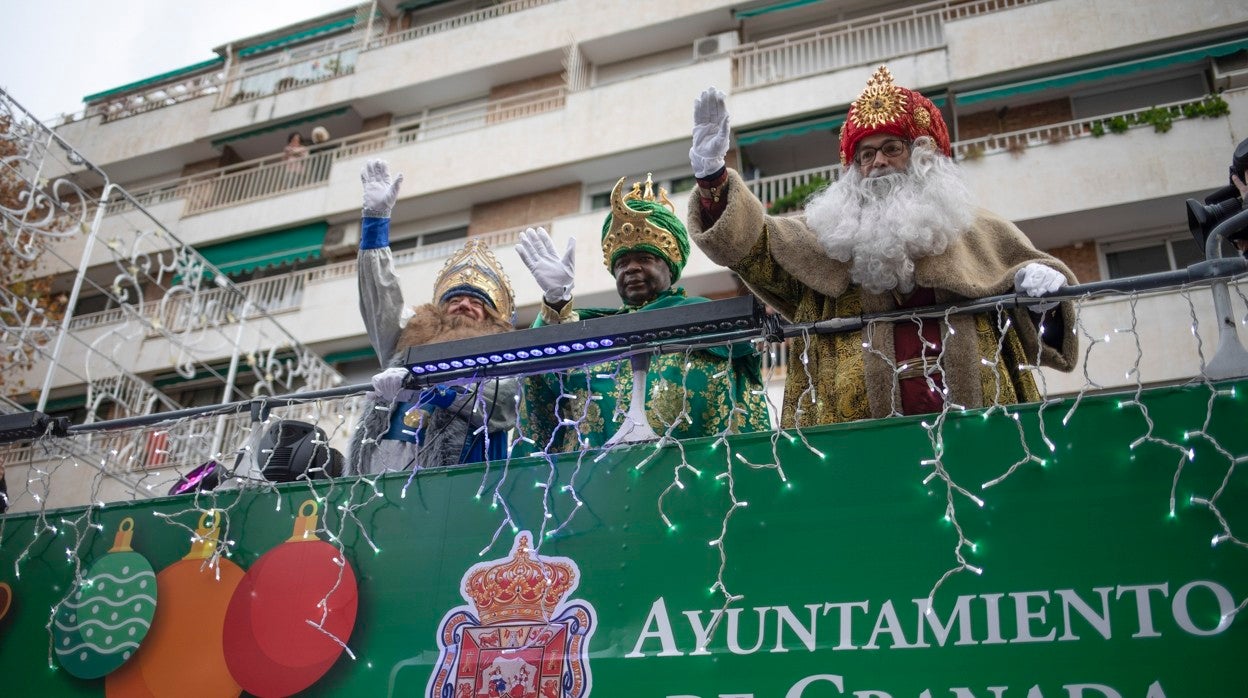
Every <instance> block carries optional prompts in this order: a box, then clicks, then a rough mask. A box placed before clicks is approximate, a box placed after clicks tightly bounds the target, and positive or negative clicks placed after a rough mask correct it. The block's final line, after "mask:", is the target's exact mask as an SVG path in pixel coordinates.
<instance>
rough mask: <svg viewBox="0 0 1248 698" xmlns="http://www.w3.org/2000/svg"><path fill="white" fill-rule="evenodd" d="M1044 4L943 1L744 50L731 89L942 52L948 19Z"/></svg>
mask: <svg viewBox="0 0 1248 698" xmlns="http://www.w3.org/2000/svg"><path fill="white" fill-rule="evenodd" d="M1041 1H1043V0H972V1H971V2H959V1H957V0H942V1H941V2H931V3H925V4H922V5H915V6H913V7H908V8H905V9H900V10H892V11H889V12H881V13H879V14H876V15H871V16H869V17H859V18H856V19H851V20H846V21H844V22H837V23H835V24H829V25H826V26H823V27H817V28H815V29H808V30H805V31H801V32H795V33H792V34H786V35H784V36H778V37H773V38H770V39H764V40H762V41H756V42H753V43H749V44H745V45H742V46H739V47H737V48H736V49H734V50H733V52H732V54H731V55H732V69H733V70H732V86H733V89H736V90H747V89H752V88H756V87H764V86H766V85H774V84H776V83H780V82H785V81H788V80H796V79H798V78H802V77H806V76H809V75H818V74H820V73H826V72H830V71H833V70H839V69H841V68H846V67H850V66H855V65H865V64H869V63H875V62H877V61H883V60H886V59H890V58H895V57H897V56H904V55H907V54H911V53H918V52H921V51H929V50H932V49H936V48H941V47H943V46H944V45H945V32H944V24H945V22H947V21H949V20H951V19H957V18H961V17H971V16H975V15H980V14H986V13H988V12H996V11H999V10H1005V9H1010V8H1013V7H1019V6H1022V5H1031V4H1035V3H1036V2H1041Z"/></svg>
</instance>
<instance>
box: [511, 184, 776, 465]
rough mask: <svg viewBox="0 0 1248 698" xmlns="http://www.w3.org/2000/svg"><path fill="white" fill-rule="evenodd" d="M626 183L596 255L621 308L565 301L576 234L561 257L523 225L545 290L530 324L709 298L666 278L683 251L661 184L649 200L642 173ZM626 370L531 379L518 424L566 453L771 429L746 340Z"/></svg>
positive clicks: (528, 259)
mask: <svg viewBox="0 0 1248 698" xmlns="http://www.w3.org/2000/svg"><path fill="white" fill-rule="evenodd" d="M623 187H624V179H623V178H621V179H620V180H619V182H617V183H616V185H615V189H614V190H613V191H612V192H611V212H610V213H608V214H607V218H606V220H605V221H604V222H603V225H602V261H603V263H604V264H605V265H606V267H607V269H608V270H609V271H610V272H611V274H612V275H614V277H615V287H616V291H617V292H618V293H619V295H620V300H621V302H622V305H621V306H620V307H618V308H577V307H576V306H575V304H574V303H573V300H572V286H573V279H574V269H575V250H576V247H575V239H574V238H569V239H568V241H567V245H566V247H565V249H564V252H563V253H562V255H561V254H559V253H558V252H557V251H556V250H555V246H554V243H553V242H552V241H551V237H550V235H549V233H547V232H546V230H545V229H543V228H537V229H533V228H529V229H528V230H525V231H524V232H523V233H521V237H520V244H519V245H517V246H516V251H517V252H518V253H519V255H520V259H521V261H523V262H524V264H525V266H527V267H528V268H529V271H530V272H532V274H533V278H534V279H536V281H537V285H538V286H539V287H540V288H541V290H542V305H541V309H540V311H539V315H538V318H537V320H536V321H535V322H534V326H540V325H543V324H554V323H564V322H576V321H579V320H588V319H591V318H598V317H607V316H612V315H620V314H624V313H634V312H643V311H647V310H655V309H658V308H671V307H675V306H684V305H693V304H696V303H703V302H706V301H707V300H708V299H706V298H701V297H697V296H689V295H687V294H686V293H685V290H684V289H683V288H681V287H678V286H673V285H672V284H674V283H675V282H677V281H679V280H680V273H681V271H682V270H683V269H684V268H685V264H686V263H687V262H688V261H689V253H690V248H689V236H688V233H686V232H685V226H684V225H682V224H681V222H680V219H679V218H678V217H677V216H676V215H675V208H674V206H673V205H672V203H671V201H669V200H668V199H667V194H666V192H665V191H663V190H662V189H660V190H659V195H658V197H657V198H656V197H655V195H654V191H653V185H652V184H651V182H650V181H649V180H648V179H647V182H646V185H645V190H644V191H642V190H641V185H640V184H635V185H633V188H632V191H631V192H629V193H627V194H625V193H623ZM633 368H634V369H635V370H630V362H629V361H625V360H620V361H611V362H607V363H604V364H600V365H596V366H590V367H586V368H584V369H577V370H574V371H568V372H563V373H549V374H543V375H537V376H533V377H531V378H529V379H528V380H527V381H526V383H525V393H524V401H523V403H524V404H523V405H522V416H521V430H522V431H523V433H524V435H525V436H526V437H528V438H530V439H532V440H533V441H534V442H535V443H534V446H533V447H534V448H535V449H536V450H538V451H544V452H567V451H575V450H579V449H582V448H597V447H600V446H604V445H611V444H614V443H619V442H621V441H637V440H646V439H648V438H657V437H658V436H663V435H668V434H669V433H670V435H671V436H673V437H676V438H682V439H683V438H694V437H699V436H712V435H716V434H720V433H735V432H744V431H760V430H766V429H770V428H771V424H770V419H769V416H768V411H767V401H766V396H765V394H764V393H763V384H762V378H761V368H760V358H759V355H758V353H757V352H756V351H755V350H754V348H753V347H752V346H751V345H750V344H749V343H748V342H741V343H737V344H732V345H730V346H720V347H712V348H709V349H704V350H700V351H696V352H693V353H691V354H688V355H686V354H683V353H678V354H663V355H660V356H655V357H652V358H651V359H650V361H649V365H648V366H647V367H645V368H644V370H643V369H639V368H637V367H636V366H634V367H633ZM634 376H637V377H639V378H642V379H644V381H645V385H644V388H643V389H644V399H642V400H633V399H632V398H631V397H630V395H631V396H641V395H642V392H641V390H637V391H634V383H635V381H634ZM637 385H638V386H639V387H641V383H640V381H637ZM567 396H571V397H567ZM643 420H644V421H643ZM669 428H670V432H669ZM651 430H652V431H651ZM643 432H644V433H645V434H644V435H643V434H642V433H643Z"/></svg>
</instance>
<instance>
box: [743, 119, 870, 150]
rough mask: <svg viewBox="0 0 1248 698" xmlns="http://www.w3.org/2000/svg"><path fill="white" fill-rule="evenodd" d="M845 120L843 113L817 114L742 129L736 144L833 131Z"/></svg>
mask: <svg viewBox="0 0 1248 698" xmlns="http://www.w3.org/2000/svg"><path fill="white" fill-rule="evenodd" d="M844 121H845V115H844V114H837V115H835V116H826V115H825V116H817V117H815V118H813V119H803V120H802V121H796V122H790V123H787V124H778V125H776V126H768V127H766V128H760V129H757V130H754V131H742V132H741V133H738V134H737V145H750V144H752V143H758V142H760V141H773V140H776V139H778V138H788V137H790V136H800V135H802V134H805V133H810V132H811V131H833V130H836V129H839V128H840V127H841V124H842V123H844Z"/></svg>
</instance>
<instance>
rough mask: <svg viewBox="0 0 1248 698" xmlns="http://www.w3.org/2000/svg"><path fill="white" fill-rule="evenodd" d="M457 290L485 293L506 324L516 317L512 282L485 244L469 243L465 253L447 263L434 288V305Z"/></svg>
mask: <svg viewBox="0 0 1248 698" xmlns="http://www.w3.org/2000/svg"><path fill="white" fill-rule="evenodd" d="M456 286H471V287H473V288H475V289H477V290H478V291H480V292H481V293H484V294H485V295H486V296H488V297H489V298H490V300H491V301H493V302H494V307H495V308H496V309H497V310H498V314H499V316H500V317H502V319H504V320H507V321H509V322H510V321H511V319H512V316H513V315H514V314H515V310H516V297H515V294H514V293H513V292H512V290H511V280H510V279H508V278H507V273H506V272H504V271H503V265H501V264H499V263H498V258H497V257H495V256H494V253H493V252H491V251H490V248H489V247H488V246H487V245H486V244H485V243H484V242H482V241H481V240H477V239H472V240H469V241H468V242H467V243H465V244H464V247H463V249H461V250H459V251H458V252H456V253H455V254H453V255H451V258H450V259H448V260H446V264H444V265H443V266H442V271H440V272H438V280H437V281H436V282H435V283H434V285H433V301H434V302H435V303H438V302H440V301H441V300H442V295H443V294H445V293H446V292H447V291H449V290H451V289H453V288H455V287H456Z"/></svg>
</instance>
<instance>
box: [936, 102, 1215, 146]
mask: <svg viewBox="0 0 1248 698" xmlns="http://www.w3.org/2000/svg"><path fill="white" fill-rule="evenodd" d="M1207 99H1209V98H1208V97H1201V98H1199V99H1185V100H1180V101H1178V102H1169V103H1166V104H1160V105H1155V106H1151V107H1140V108H1138V109H1128V110H1126V111H1120V112H1113V113H1111V114H1101V115H1099V116H1094V117H1090V118H1086V119H1075V120H1072V121H1062V122H1059V123H1056V124H1046V125H1044V126H1034V127H1032V128H1026V129H1020V130H1018V131H1009V132H1007V133H993V134H989V135H987V136H981V137H979V138H968V139H966V140H962V141H958V142H956V143H954V144H952V148H953V153H954V156H955V157H957V158H958V159H959V160H974V159H976V158H978V157H981V156H983V155H990V154H993V153H1003V152H1020V151H1022V150H1025V149H1027V148H1030V147H1032V146H1039V145H1052V144H1056V143H1063V142H1065V141H1069V140H1074V139H1076V138H1096V137H1100V136H1104V135H1106V134H1107V133H1109V131H1110V129H1109V128H1108V127H1107V126H1106V124H1107V123H1109V122H1112V121H1115V120H1117V119H1121V124H1122V126H1121V128H1122V129H1123V130H1130V129H1133V128H1142V127H1144V126H1149V125H1151V124H1150V123H1149V122H1148V121H1147V120H1145V119H1142V118H1141V116H1142V115H1144V114H1145V113H1146V112H1151V111H1153V110H1156V109H1160V110H1165V111H1166V112H1168V113H1169V118H1170V119H1171V120H1172V121H1180V120H1183V119H1188V118H1193V117H1188V116H1186V115H1185V114H1184V107H1190V106H1192V105H1198V104H1201V103H1203V102H1205V100H1207ZM1195 118H1199V117H1195ZM1098 125H1099V127H1098Z"/></svg>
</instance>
